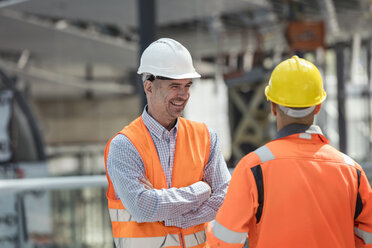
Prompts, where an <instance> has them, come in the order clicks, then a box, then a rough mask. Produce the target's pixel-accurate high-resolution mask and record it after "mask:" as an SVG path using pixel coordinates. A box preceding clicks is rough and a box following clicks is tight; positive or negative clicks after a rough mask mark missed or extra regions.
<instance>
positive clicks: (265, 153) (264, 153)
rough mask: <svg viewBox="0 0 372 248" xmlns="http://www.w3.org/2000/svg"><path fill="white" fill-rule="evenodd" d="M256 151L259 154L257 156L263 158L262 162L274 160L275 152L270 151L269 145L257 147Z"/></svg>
mask: <svg viewBox="0 0 372 248" xmlns="http://www.w3.org/2000/svg"><path fill="white" fill-rule="evenodd" d="M254 153H256V154H257V156H258V157H259V158H260V159H261V162H262V163H264V162H266V161H269V160H273V159H274V158H275V157H274V155H273V153H272V152H271V151H270V149H269V148H268V147H267V146H261V147H260V148H257V149H256V150H255V151H254Z"/></svg>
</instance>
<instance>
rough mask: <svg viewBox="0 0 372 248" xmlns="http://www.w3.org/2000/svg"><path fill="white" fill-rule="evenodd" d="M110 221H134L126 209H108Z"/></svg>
mask: <svg viewBox="0 0 372 248" xmlns="http://www.w3.org/2000/svg"><path fill="white" fill-rule="evenodd" d="M109 213H110V219H111V221H126V222H128V221H136V220H135V219H134V217H133V216H132V215H131V214H130V213H129V212H128V211H127V210H126V209H112V208H110V209H109Z"/></svg>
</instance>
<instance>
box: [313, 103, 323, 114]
mask: <svg viewBox="0 0 372 248" xmlns="http://www.w3.org/2000/svg"><path fill="white" fill-rule="evenodd" d="M321 108H322V104H318V105H316V107H315V110H314V115H317V114H318V113H319V111H320V109H321Z"/></svg>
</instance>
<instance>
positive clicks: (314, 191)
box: [213, 133, 372, 248]
mask: <svg viewBox="0 0 372 248" xmlns="http://www.w3.org/2000/svg"><path fill="white" fill-rule="evenodd" d="M328 143H329V141H328V140H327V139H326V138H325V137H324V136H323V135H321V134H318V133H312V134H311V133H297V134H292V135H289V136H287V137H283V138H280V139H277V140H273V141H271V142H269V143H267V144H266V145H265V146H262V147H260V148H259V149H257V150H256V151H254V152H252V153H250V154H248V155H247V156H245V157H244V158H243V159H242V160H241V161H240V162H239V164H238V166H237V167H236V169H235V171H234V173H233V176H232V179H231V182H230V185H229V189H228V192H227V195H226V198H225V201H224V203H223V205H222V206H221V208H220V210H219V212H218V213H217V216H216V222H215V223H214V226H213V234H214V235H215V236H216V237H217V238H218V239H219V240H220V244H219V245H220V247H229V248H232V247H239V248H240V247H243V243H244V242H245V240H246V239H247V238H248V240H249V247H250V248H251V247H254V248H266V247H279V248H280V247H286V248H287V247H332V248H334V247H339V248H341V247H355V243H356V242H357V243H358V242H359V243H360V242H361V239H364V241H365V242H366V243H369V242H370V241H371V235H372V233H371V231H372V230H371V222H372V221H371V217H372V215H371V207H369V208H368V209H363V204H362V202H364V203H366V201H367V200H371V197H370V196H371V188H370V186H369V183H368V180H367V178H366V176H365V174H364V172H363V170H362V168H361V167H360V166H359V165H358V164H357V163H355V162H354V161H353V160H352V159H351V158H350V157H348V156H347V155H345V154H343V153H341V152H339V151H337V150H336V149H335V148H333V147H332V146H330V145H328ZM359 187H360V188H359ZM367 206H370V203H369V204H367ZM364 207H366V206H364ZM363 211H364V212H363ZM247 235H248V237H247ZM354 235H356V237H355V236H354ZM363 247H364V246H363Z"/></svg>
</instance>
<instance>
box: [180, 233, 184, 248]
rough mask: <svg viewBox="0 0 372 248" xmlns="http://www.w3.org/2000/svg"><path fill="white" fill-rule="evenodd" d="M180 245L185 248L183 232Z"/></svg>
mask: <svg viewBox="0 0 372 248" xmlns="http://www.w3.org/2000/svg"><path fill="white" fill-rule="evenodd" d="M180 244H181V247H182V248H185V244H184V243H183V235H182V232H181V233H180Z"/></svg>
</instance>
